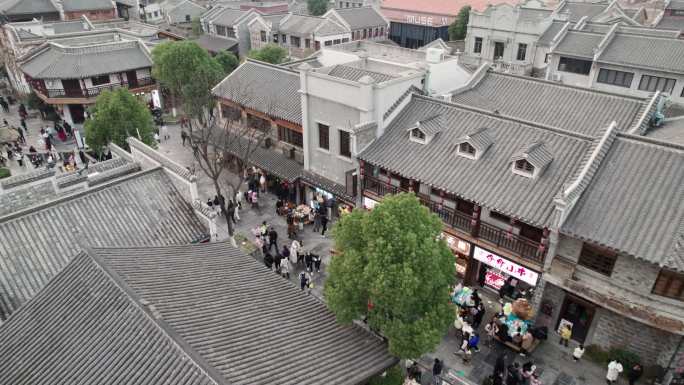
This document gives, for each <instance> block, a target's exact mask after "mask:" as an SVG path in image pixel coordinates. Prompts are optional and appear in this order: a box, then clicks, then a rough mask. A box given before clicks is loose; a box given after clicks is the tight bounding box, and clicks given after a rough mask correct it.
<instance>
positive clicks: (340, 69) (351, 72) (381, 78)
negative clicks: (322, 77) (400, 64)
mask: <svg viewBox="0 0 684 385" xmlns="http://www.w3.org/2000/svg"><path fill="white" fill-rule="evenodd" d="M328 75H330V76H334V77H336V78H340V79H346V80H351V81H355V82H358V81H359V79H361V78H362V77H364V76H370V77H371V78H372V79H373V80H375V82H376V83H382V82H386V81H388V80H392V79H394V78H395V77H394V76H392V75H388V74H384V73H380V72H375V71H368V70H365V69H361V68H356V67H352V66H348V65H344V64H338V65H336V66H334V67H332V68H331V69H330V72H328Z"/></svg>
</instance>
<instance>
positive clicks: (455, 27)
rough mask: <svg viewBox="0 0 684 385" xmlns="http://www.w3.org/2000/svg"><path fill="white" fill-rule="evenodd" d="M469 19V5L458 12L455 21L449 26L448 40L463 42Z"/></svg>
mask: <svg viewBox="0 0 684 385" xmlns="http://www.w3.org/2000/svg"><path fill="white" fill-rule="evenodd" d="M469 18H470V5H466V6H464V7H463V8H461V10H460V11H458V15H456V20H454V22H453V23H451V25H450V26H449V40H463V39H465V37H466V32H468V19H469Z"/></svg>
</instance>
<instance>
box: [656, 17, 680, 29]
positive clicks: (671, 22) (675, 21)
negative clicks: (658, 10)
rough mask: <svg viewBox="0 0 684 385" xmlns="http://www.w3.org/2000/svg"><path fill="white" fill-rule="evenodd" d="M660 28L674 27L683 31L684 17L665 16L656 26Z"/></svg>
mask: <svg viewBox="0 0 684 385" xmlns="http://www.w3.org/2000/svg"><path fill="white" fill-rule="evenodd" d="M655 28H658V29H674V30H678V31H681V30H683V29H684V18H683V17H669V16H663V18H662V19H660V21H659V22H658V25H656V26H655Z"/></svg>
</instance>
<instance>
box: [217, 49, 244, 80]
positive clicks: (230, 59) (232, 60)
mask: <svg viewBox="0 0 684 385" xmlns="http://www.w3.org/2000/svg"><path fill="white" fill-rule="evenodd" d="M214 59H216V61H217V62H218V63H219V64H220V65H221V67H222V68H223V74H224V75H229V74H230V73H231V72H233V71H234V70H235V69H236V68H237V67H238V65H240V61H239V60H238V58H237V56H235V54H234V53H232V52H230V51H221V52H219V53H218V54H217V55H216V56H214Z"/></svg>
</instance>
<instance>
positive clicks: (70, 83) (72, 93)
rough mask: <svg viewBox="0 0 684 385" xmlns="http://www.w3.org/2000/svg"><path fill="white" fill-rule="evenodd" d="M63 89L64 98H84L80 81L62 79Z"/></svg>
mask: <svg viewBox="0 0 684 385" xmlns="http://www.w3.org/2000/svg"><path fill="white" fill-rule="evenodd" d="M62 87H64V96H69V97H83V91H82V90H81V82H80V81H79V80H78V79H62Z"/></svg>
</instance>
